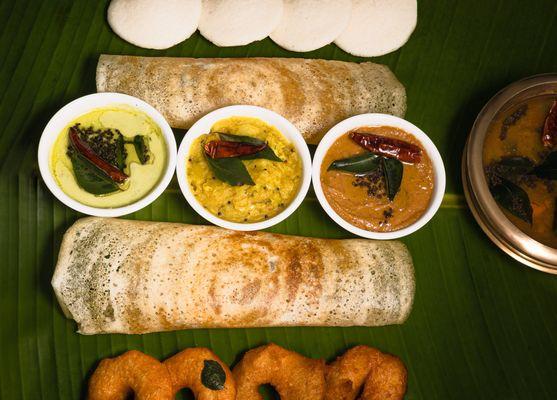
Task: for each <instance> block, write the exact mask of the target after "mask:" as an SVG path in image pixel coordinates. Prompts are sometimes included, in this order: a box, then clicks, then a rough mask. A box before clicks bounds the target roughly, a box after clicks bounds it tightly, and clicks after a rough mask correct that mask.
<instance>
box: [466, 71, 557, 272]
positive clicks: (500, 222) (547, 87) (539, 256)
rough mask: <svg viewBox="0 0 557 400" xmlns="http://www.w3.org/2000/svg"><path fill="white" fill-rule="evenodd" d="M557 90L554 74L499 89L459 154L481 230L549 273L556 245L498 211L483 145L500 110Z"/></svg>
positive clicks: (556, 264) (555, 266)
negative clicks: (523, 229) (542, 240)
mask: <svg viewBox="0 0 557 400" xmlns="http://www.w3.org/2000/svg"><path fill="white" fill-rule="evenodd" d="M556 94H557V74H543V75H535V76H531V77H528V78H525V79H522V80H520V81H517V82H514V83H512V84H510V85H509V86H507V87H505V88H504V89H502V90H501V91H500V92H499V93H497V94H496V95H495V96H493V98H491V100H489V101H488V102H487V104H486V105H485V106H484V107H483V109H482V110H481V111H480V113H479V114H478V117H477V118H476V121H475V122H474V125H473V126H472V130H471V131H470V135H469V136H468V140H467V142H466V146H465V148H464V154H463V157H462V183H463V187H464V196H465V197H466V202H467V203H468V206H469V207H470V210H471V211H472V214H473V215H474V218H475V219H476V221H477V222H478V224H479V225H480V227H481V228H482V229H483V231H484V232H485V233H486V234H487V236H488V237H489V238H490V239H491V240H492V241H493V243H495V244H496V245H497V246H498V247H499V248H500V249H501V250H503V251H504V252H505V253H507V254H508V255H510V256H511V257H513V258H514V259H515V260H517V261H519V262H521V263H522V264H525V265H527V266H529V267H532V268H535V269H537V270H540V271H543V272H547V273H550V274H557V249H554V248H552V247H549V246H546V245H544V244H542V243H540V242H538V241H537V240H534V239H533V238H531V237H530V236H528V235H527V234H526V233H524V232H523V231H521V230H520V229H519V228H517V227H516V226H515V225H514V224H513V223H512V222H511V221H510V220H509V219H507V217H506V216H505V214H504V213H503V211H501V209H500V208H499V206H498V204H497V203H496V202H495V200H494V199H493V196H492V195H491V193H490V191H489V188H488V185H487V180H486V178H485V173H484V165H483V147H484V140H485V137H486V134H487V132H488V129H489V127H490V125H491V123H492V121H493V120H494V118H495V117H496V116H497V115H498V114H499V113H500V112H505V111H506V110H508V109H509V108H511V107H513V106H514V105H516V104H518V103H521V102H523V101H526V100H528V99H531V98H534V97H538V96H543V95H556Z"/></svg>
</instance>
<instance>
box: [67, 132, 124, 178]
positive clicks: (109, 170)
mask: <svg viewBox="0 0 557 400" xmlns="http://www.w3.org/2000/svg"><path fill="white" fill-rule="evenodd" d="M70 143H71V144H72V146H73V147H74V148H75V150H76V151H77V152H78V153H79V154H81V155H82V156H83V157H85V158H86V159H87V160H88V161H89V162H91V163H92V164H93V165H95V166H96V167H98V168H99V169H101V170H102V171H103V172H104V173H105V174H107V175H108V176H109V177H110V179H112V180H113V181H114V182H116V183H124V182H125V181H126V179H128V175H126V174H125V173H123V172H122V171H120V170H119V169H118V168H116V167H115V166H114V165H112V164H109V163H108V162H106V161H105V160H103V159H102V158H101V157H99V156H98V155H97V153H95V152H94V151H93V149H91V147H89V145H88V144H87V142H85V141H84V140H82V139H81V138H80V137H79V133H78V131H77V129H75V128H74V127H71V128H70Z"/></svg>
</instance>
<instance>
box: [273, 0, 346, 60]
mask: <svg viewBox="0 0 557 400" xmlns="http://www.w3.org/2000/svg"><path fill="white" fill-rule="evenodd" d="M351 9H352V1H351V0H285V1H284V11H283V13H282V19H281V21H280V23H279V25H278V26H277V28H276V29H275V30H274V31H273V32H272V33H271V35H270V36H271V39H273V41H274V42H275V43H276V44H278V45H279V46H281V47H283V48H285V49H286V50H290V51H311V50H315V49H318V48H320V47H323V46H326V45H328V44H329V43H331V42H332V41H333V40H335V39H336V38H337V37H338V35H340V33H341V32H343V31H344V29H345V28H346V26H347V25H348V21H349V20H350V10H351Z"/></svg>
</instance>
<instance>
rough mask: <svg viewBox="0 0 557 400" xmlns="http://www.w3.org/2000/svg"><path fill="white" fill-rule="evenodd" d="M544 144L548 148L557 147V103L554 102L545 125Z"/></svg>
mask: <svg viewBox="0 0 557 400" xmlns="http://www.w3.org/2000/svg"><path fill="white" fill-rule="evenodd" d="M542 142H543V145H544V146H546V147H555V145H557V101H554V102H553V105H552V106H551V109H550V110H549V114H547V118H546V119H545V123H544V125H543V134H542Z"/></svg>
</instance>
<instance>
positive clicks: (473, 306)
mask: <svg viewBox="0 0 557 400" xmlns="http://www.w3.org/2000/svg"><path fill="white" fill-rule="evenodd" d="M418 3H419V19H418V26H417V28H416V30H415V32H414V34H413V35H412V37H411V39H410V40H409V42H408V43H407V44H406V45H405V46H404V47H402V48H401V49H400V50H398V51H396V52H394V53H391V54H388V55H386V56H383V57H378V58H373V59H371V60H372V61H374V62H378V63H383V64H387V65H388V66H389V67H390V68H391V69H392V70H393V72H394V73H395V74H396V75H397V77H398V78H399V79H400V81H401V82H402V83H403V84H404V85H405V86H406V89H407V94H408V112H407V114H406V118H407V119H408V120H410V121H411V122H413V123H414V124H416V125H418V126H419V127H421V128H422V129H423V130H424V131H425V132H427V133H428V134H429V135H430V137H431V138H432V139H433V141H434V142H435V144H436V145H437V146H438V148H439V149H440V151H441V154H442V156H443V159H444V162H445V167H446V170H447V194H446V196H445V198H444V202H443V205H442V207H441V209H440V210H439V212H438V214H437V215H436V216H435V217H434V219H433V220H432V221H431V222H430V223H429V224H428V225H427V226H426V227H424V228H423V229H421V230H420V231H418V232H416V233H414V234H412V235H411V236H408V237H406V238H404V239H403V241H404V242H405V243H406V244H407V245H408V247H409V248H410V251H411V253H412V256H413V258H414V263H415V269H416V279H417V289H416V298H415V304H414V309H413V312H412V314H411V316H410V318H409V319H408V321H407V322H406V323H405V324H403V325H400V326H389V327H381V328H273V329H213V330H185V331H178V332H167V333H160V334H148V335H138V336H131V335H129V336H127V335H97V336H81V335H79V334H77V333H76V332H75V330H76V325H75V323H74V322H73V321H71V320H67V319H66V318H65V317H64V315H63V314H62V311H61V309H60V308H59V306H58V304H57V302H56V300H55V297H54V293H53V291H52V289H51V286H50V278H51V276H52V272H53V269H54V265H55V262H56V258H57V253H58V249H59V245H60V241H61V237H62V234H63V233H64V231H65V230H66V229H67V228H68V227H69V226H70V225H71V224H72V223H73V222H74V221H75V220H76V219H78V218H79V217H80V216H81V215H79V214H78V213H76V212H74V211H72V210H70V209H69V208H67V207H65V206H64V205H62V204H61V203H60V202H59V201H57V200H56V199H55V198H54V197H53V196H52V195H51V193H50V192H49V191H48V189H47V188H46V186H45V184H44V183H43V181H42V180H41V177H40V174H39V170H38V166H37V157H36V153H37V146H38V141H39V138H40V135H41V132H42V130H43V128H44V127H45V125H46V123H47V122H48V120H49V118H50V117H51V116H52V115H53V114H54V113H55V112H56V111H57V110H58V109H59V108H60V107H62V106H63V105H64V104H66V103H67V102H69V101H71V100H73V99H75V98H77V97H79V96H82V95H84V94H88V93H92V92H94V91H95V66H96V62H97V59H98V57H99V55H100V54H101V53H110V54H132V55H150V56H157V55H159V56H162V55H165V56H189V57H249V56H262V57H277V56H280V57H308V58H324V59H338V60H347V61H364V60H365V59H363V58H357V57H353V56H350V55H349V54H347V53H345V52H343V51H342V50H340V49H339V48H338V47H336V46H335V45H329V46H326V47H324V48H322V49H319V50H317V51H313V52H310V53H292V52H288V51H285V50H283V49H281V48H279V47H278V46H277V45H275V44H274V43H273V42H272V41H271V40H270V39H265V40H263V41H260V42H256V43H253V44H251V45H249V46H243V47H234V48H219V47H217V46H214V45H212V44H211V43H209V42H208V41H207V40H205V39H204V38H203V37H201V36H200V35H199V34H198V33H196V34H194V35H193V36H192V37H191V38H190V39H188V40H187V41H185V42H183V43H181V44H179V45H177V46H175V47H173V48H171V49H168V50H165V51H155V50H145V49H140V48H138V47H135V46H133V45H131V44H128V43H126V42H124V41H123V40H122V39H120V38H119V37H117V36H116V35H115V34H114V33H113V32H112V31H111V29H110V27H109V26H108V24H107V22H106V9H107V6H108V1H92V0H88V1H87V0H42V1H38V0H35V1H32V0H13V1H9V0H4V1H0V399H6V400H8V399H10V400H11V399H79V398H84V397H85V393H86V388H87V379H88V377H89V376H90V374H91V373H92V371H93V370H94V368H95V366H96V365H97V363H98V362H99V360H101V359H102V358H104V357H109V356H113V355H117V354H119V353H121V352H123V351H125V350H128V349H140V350H142V351H145V352H146V353H148V354H150V355H153V356H155V357H158V358H160V359H162V358H165V357H167V356H169V355H172V354H174V353H176V352H177V351H179V350H181V349H183V348H185V347H189V346H209V347H211V348H212V349H213V350H214V351H215V352H216V353H217V354H218V355H219V356H220V357H221V358H222V359H223V360H224V361H225V362H227V363H229V364H234V363H236V362H237V361H238V360H239V358H240V357H241V354H242V352H244V351H245V350H247V349H249V348H252V347H255V346H258V345H260V344H263V343H268V342H271V341H272V342H275V343H277V344H280V345H282V346H285V347H287V348H289V349H292V350H295V351H298V352H300V353H302V354H304V355H307V356H310V357H321V358H325V359H327V360H332V359H334V357H335V356H337V355H339V354H341V353H342V352H343V351H344V350H345V349H346V348H348V347H349V346H353V345H356V344H367V345H372V346H376V347H378V348H380V349H381V350H383V351H387V352H390V353H393V354H396V355H398V356H400V357H401V358H402V359H403V361H404V362H405V364H406V366H407V367H408V372H409V375H408V377H409V385H408V393H407V395H406V398H407V399H554V398H556V396H557V394H556V393H557V277H556V276H551V275H548V274H544V273H541V272H538V271H535V270H533V269H530V268H528V267H525V266H523V265H521V264H519V263H517V262H515V261H513V260H512V259H511V258H509V257H508V256H506V255H505V254H504V253H503V252H502V251H500V250H499V249H498V248H497V247H496V246H495V245H493V244H492V243H491V242H490V241H489V239H488V238H487V236H485V235H484V233H483V232H482V231H481V229H480V228H479V226H478V225H477V224H476V222H475V220H474V219H473V217H472V215H471V214H470V211H469V210H468V208H467V207H466V204H465V202H464V200H463V196H462V186H461V181H460V160H461V154H462V150H463V146H464V142H465V139H466V136H467V134H468V132H469V130H470V128H471V126H472V123H473V121H474V119H475V117H476V115H477V113H478V112H479V110H480V109H481V107H482V106H483V105H484V104H485V103H486V102H487V100H488V99H489V98H490V97H491V96H492V95H494V94H495V93H496V92H497V91H498V90H499V89H501V88H502V87H504V86H505V85H507V84H509V83H511V82H513V81H515V80H518V79H520V78H523V77H526V76H529V75H533V74H537V73H543V72H556V71H557V2H555V1H554V0H547V1H543V0H531V1H523V0H482V1H480V0H444V1H442V0H437V1H435V0H419V2H418ZM370 23H374V22H373V21H370ZM183 134H184V132H179V131H176V137H177V140H181V138H182V136H183ZM126 218H132V219H144V220H157V221H159V220H160V221H178V222H184V223H193V224H203V223H205V222H204V221H203V220H202V219H201V217H199V216H198V215H197V214H196V213H195V212H194V211H193V210H192V209H191V208H190V207H189V206H188V205H187V203H186V201H185V200H184V198H183V196H182V194H181V192H180V191H179V189H178V186H177V184H176V182H175V181H173V182H172V184H171V185H170V187H169V188H168V189H167V190H166V191H165V193H164V194H163V195H162V196H161V197H160V198H159V199H158V200H157V201H156V202H154V203H153V204H152V205H151V206H149V207H147V208H145V209H143V210H141V211H140V212H137V213H135V214H132V215H130V216H127V217H126ZM270 231H272V232H279V233H286V234H299V235H305V236H315V237H326V238H348V237H351V235H350V234H349V233H347V232H346V231H344V230H342V229H341V228H340V227H338V226H337V225H335V223H334V222H332V221H331V220H330V219H329V218H328V217H327V215H326V214H325V212H324V211H323V210H322V209H321V207H320V206H319V203H318V202H317V200H316V199H315V196H314V194H313V193H311V192H310V193H309V194H308V196H307V198H306V200H305V201H304V202H303V204H302V206H301V207H300V208H299V209H298V210H297V211H296V212H295V213H294V214H293V215H292V216H291V217H290V218H288V219H287V220H286V221H284V222H283V223H281V224H279V225H277V226H275V227H274V228H272V229H270ZM181 396H182V397H183V398H191V397H188V396H189V395H188V394H181ZM274 396H276V395H274V394H272V393H267V397H268V398H274Z"/></svg>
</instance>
